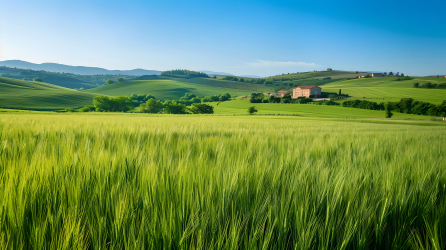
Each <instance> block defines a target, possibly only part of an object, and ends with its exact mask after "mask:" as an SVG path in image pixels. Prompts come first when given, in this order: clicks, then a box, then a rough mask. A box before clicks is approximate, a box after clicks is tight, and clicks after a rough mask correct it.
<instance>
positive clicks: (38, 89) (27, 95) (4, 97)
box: [0, 77, 95, 110]
mask: <svg viewBox="0 0 446 250" xmlns="http://www.w3.org/2000/svg"><path fill="white" fill-rule="evenodd" d="M94 96H95V95H94V94H90V93H83V92H79V91H75V90H72V89H68V88H64V87H60V86H56V85H53V84H49V83H44V82H31V81H22V80H16V79H11V78H5V77H0V108H12V109H31V110H59V109H64V108H80V107H83V106H85V105H92V104H93V97H94Z"/></svg>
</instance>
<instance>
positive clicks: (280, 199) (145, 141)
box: [0, 113, 446, 249]
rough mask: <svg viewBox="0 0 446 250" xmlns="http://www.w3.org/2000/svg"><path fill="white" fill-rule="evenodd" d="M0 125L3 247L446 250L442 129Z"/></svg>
mask: <svg viewBox="0 0 446 250" xmlns="http://www.w3.org/2000/svg"><path fill="white" fill-rule="evenodd" d="M420 124H421V123H420V122H414V121H409V120H393V119H391V120H385V121H384V120H361V119H351V120H342V119H328V118H306V117H288V116H249V117H247V116H192V115H183V116H173V115H171V116H150V115H140V114H88V115H85V114H28V113H23V114H21V113H17V114H13V113H12V114H0V143H1V145H0V248H1V249H73V248H74V249H123V248H126V249H160V248H163V249H164V248H167V249H256V248H263V249H285V248H287V249H288V248H291V249H422V248H424V249H444V248H445V247H446V242H445V240H444V239H445V238H446V227H445V225H446V168H445V167H446V154H445V149H444V141H445V139H446V126H445V125H446V124H445V123H443V122H433V121H424V122H423V124H424V125H420Z"/></svg>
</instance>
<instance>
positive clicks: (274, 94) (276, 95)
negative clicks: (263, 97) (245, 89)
mask: <svg viewBox="0 0 446 250" xmlns="http://www.w3.org/2000/svg"><path fill="white" fill-rule="evenodd" d="M269 96H274V97H280V95H279V94H277V93H271V94H269Z"/></svg>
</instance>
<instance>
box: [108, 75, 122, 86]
mask: <svg viewBox="0 0 446 250" xmlns="http://www.w3.org/2000/svg"><path fill="white" fill-rule="evenodd" d="M123 81H124V78H122V77H119V78H118V79H116V82H123ZM113 83H115V82H114V81H113V80H110V79H109V80H107V81H105V84H107V85H109V84H113Z"/></svg>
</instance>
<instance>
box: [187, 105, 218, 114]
mask: <svg viewBox="0 0 446 250" xmlns="http://www.w3.org/2000/svg"><path fill="white" fill-rule="evenodd" d="M189 111H190V112H191V113H192V114H213V113H214V107H213V106H211V105H207V104H202V103H194V104H192V107H190V108H189Z"/></svg>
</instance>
